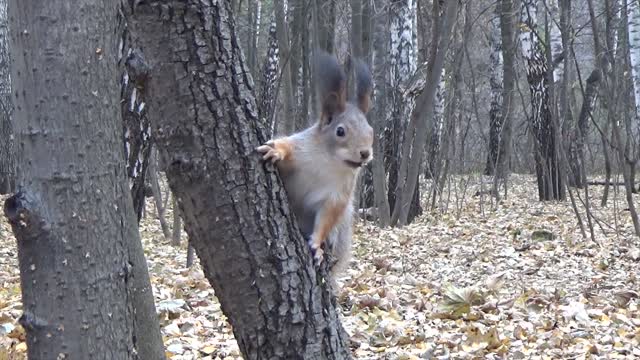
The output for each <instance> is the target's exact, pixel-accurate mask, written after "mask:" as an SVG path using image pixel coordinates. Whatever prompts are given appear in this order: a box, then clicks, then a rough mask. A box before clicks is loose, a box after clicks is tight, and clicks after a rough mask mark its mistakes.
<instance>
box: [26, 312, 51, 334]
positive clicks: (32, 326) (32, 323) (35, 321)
mask: <svg viewBox="0 0 640 360" xmlns="http://www.w3.org/2000/svg"><path fill="white" fill-rule="evenodd" d="M18 323H19V324H20V325H22V327H23V328H25V330H27V331H34V330H37V329H42V328H44V327H46V326H48V325H49V323H48V322H47V321H46V320H44V319H42V318H39V317H37V316H35V314H33V313H32V312H30V311H25V312H24V313H22V316H20V319H18Z"/></svg>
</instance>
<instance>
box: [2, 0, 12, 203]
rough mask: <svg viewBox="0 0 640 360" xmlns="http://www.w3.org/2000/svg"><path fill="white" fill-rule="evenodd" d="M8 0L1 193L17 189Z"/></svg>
mask: <svg viewBox="0 0 640 360" xmlns="http://www.w3.org/2000/svg"><path fill="white" fill-rule="evenodd" d="M8 22H9V18H8V17H7V0H0V194H9V193H12V192H13V191H14V190H15V176H16V164H15V156H16V154H15V152H14V148H13V146H14V145H13V143H14V141H13V130H12V128H11V114H12V112H13V104H12V103H11V76H10V74H9V73H10V71H9V64H10V63H11V58H10V57H9V44H8V41H7V39H8V37H7V35H8V30H9V24H8Z"/></svg>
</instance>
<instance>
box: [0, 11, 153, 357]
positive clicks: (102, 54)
mask: <svg viewBox="0 0 640 360" xmlns="http://www.w3.org/2000/svg"><path fill="white" fill-rule="evenodd" d="M118 6H119V4H118V3H108V4H107V3H105V2H102V1H96V0H82V1H78V2H76V3H75V4H74V6H72V7H69V6H67V4H66V2H65V1H61V0H52V1H47V2H44V3H43V2H41V1H34V0H11V1H9V11H10V17H9V18H10V19H11V26H10V32H11V37H10V39H11V49H13V53H14V54H15V56H14V62H13V64H14V67H13V68H12V79H13V81H14V82H13V85H14V89H15V92H14V94H16V96H15V97H14V99H13V100H14V103H15V113H14V116H15V125H16V126H15V130H16V135H17V139H18V143H19V144H20V148H21V151H20V152H19V153H18V161H19V163H20V164H21V165H20V171H19V173H18V184H19V188H20V192H18V193H17V194H16V195H14V196H13V197H11V198H9V199H8V200H7V201H6V202H5V214H6V215H7V218H8V219H9V222H10V223H11V226H12V228H13V231H14V233H15V235H16V239H17V242H18V260H19V264H20V274H21V287H22V296H23V304H24V310H23V311H24V313H23V316H22V317H21V319H20V322H21V324H22V325H23V326H24V328H25V329H26V332H27V346H28V356H29V358H30V359H54V358H65V359H66V358H69V359H89V358H100V359H134V358H137V356H136V352H137V351H138V349H137V347H138V345H140V346H143V347H144V346H145V344H138V343H137V341H140V340H141V339H136V335H137V332H136V331H135V330H134V327H135V326H136V321H138V318H136V316H134V309H133V306H132V302H130V301H131V300H130V299H132V296H134V294H132V291H134V290H132V288H133V286H134V285H136V284H137V283H138V282H139V281H138V280H136V277H138V276H140V277H141V278H142V277H144V274H143V272H146V264H144V265H143V266H142V267H144V271H142V268H140V266H141V265H140V264H139V263H136V262H133V261H134V260H135V259H133V258H131V256H132V255H130V254H129V252H130V251H131V250H130V244H129V243H138V244H139V239H138V238H137V236H138V235H137V234H138V232H137V227H136V221H135V216H134V213H133V208H132V206H131V197H130V193H129V190H128V188H127V185H126V173H125V168H124V164H123V162H122V159H123V153H122V140H121V134H122V133H121V127H120V122H119V121H116V119H119V118H120V117H119V115H118V99H119V98H120V97H119V96H118V88H117V85H116V83H115V82H114V79H116V78H117V67H116V61H117V57H118V54H117V45H118V44H117V43H118V39H117V36H116V34H117V21H116V16H117V12H118ZM39 19H49V21H46V22H45V21H41V20H39ZM64 19H73V21H63V20H64ZM54 49H55V51H54ZM147 280H148V278H147ZM144 290H146V291H148V292H149V293H151V289H150V288H145V289H144ZM151 304H153V303H151ZM141 310H145V309H141ZM154 316H155V313H154ZM156 324H157V322H156ZM147 331H149V332H150V333H153V332H154V331H153V329H147ZM158 334H159V331H158ZM160 354H161V356H163V355H164V354H163V353H162V352H161V353H160ZM140 355H141V356H142V355H143V354H140ZM144 355H149V354H148V353H144ZM147 358H149V359H159V358H160V357H147Z"/></svg>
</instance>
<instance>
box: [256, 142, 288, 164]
mask: <svg viewBox="0 0 640 360" xmlns="http://www.w3.org/2000/svg"><path fill="white" fill-rule="evenodd" d="M256 150H258V152H260V153H261V154H262V160H265V161H268V160H270V161H271V162H272V163H275V162H276V161H278V160H282V159H283V156H282V154H281V153H280V151H278V150H277V149H276V148H275V147H274V142H273V140H269V141H267V143H266V144H264V145H261V146H258V147H257V148H256Z"/></svg>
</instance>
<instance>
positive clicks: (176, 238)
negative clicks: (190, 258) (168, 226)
mask: <svg viewBox="0 0 640 360" xmlns="http://www.w3.org/2000/svg"><path fill="white" fill-rule="evenodd" d="M181 238H182V218H181V217H180V207H179V206H178V201H176V197H175V196H174V197H173V237H172V240H171V243H172V244H173V246H180V239H181ZM189 248H191V246H189Z"/></svg>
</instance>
